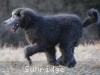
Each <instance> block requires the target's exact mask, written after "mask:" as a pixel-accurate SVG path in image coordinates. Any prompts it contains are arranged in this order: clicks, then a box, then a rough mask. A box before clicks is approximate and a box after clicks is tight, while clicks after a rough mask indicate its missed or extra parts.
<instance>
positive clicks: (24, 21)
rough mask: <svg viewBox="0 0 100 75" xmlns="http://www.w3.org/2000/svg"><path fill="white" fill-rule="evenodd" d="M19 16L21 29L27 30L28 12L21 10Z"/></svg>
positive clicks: (28, 23)
mask: <svg viewBox="0 0 100 75" xmlns="http://www.w3.org/2000/svg"><path fill="white" fill-rule="evenodd" d="M20 15H21V21H22V24H21V27H23V28H29V25H30V21H31V17H30V15H29V13H28V11H24V10H22V11H21V12H20Z"/></svg>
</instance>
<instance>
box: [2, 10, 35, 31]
mask: <svg viewBox="0 0 100 75" xmlns="http://www.w3.org/2000/svg"><path fill="white" fill-rule="evenodd" d="M33 13H35V12H33V11H32V10H31V9H29V8H17V9H15V10H14V11H13V12H12V17H11V18H10V19H8V20H6V21H5V22H4V24H6V25H10V26H11V31H13V32H15V31H16V30H17V29H18V28H19V27H21V28H24V29H28V28H29V27H30V25H31V19H32V15H33Z"/></svg>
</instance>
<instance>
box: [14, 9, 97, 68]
mask: <svg viewBox="0 0 100 75" xmlns="http://www.w3.org/2000/svg"><path fill="white" fill-rule="evenodd" d="M13 13H14V14H15V15H16V16H21V20H20V23H19V25H20V27H21V28H22V29H24V30H25V36H26V39H27V41H28V42H29V43H30V44H31V45H29V46H27V47H26V48H25V50H24V52H25V57H26V58H27V60H28V61H29V64H30V65H31V64H32V61H31V59H30V56H32V55H33V54H35V53H38V52H45V54H46V56H47V60H48V62H49V63H50V64H52V65H56V66H57V65H59V64H60V65H64V66H67V67H69V68H70V67H74V66H75V64H76V60H75V57H74V48H75V47H76V46H77V45H78V44H79V41H80V39H81V37H82V31H83V27H86V26H88V25H90V24H92V23H93V22H95V21H94V20H90V19H94V18H95V15H96V14H95V12H94V11H93V13H91V14H90V13H89V22H87V21H88V19H87V20H85V21H84V23H82V22H81V20H80V18H79V17H78V16H76V15H72V14H58V15H47V16H43V15H39V14H37V13H36V12H34V11H33V10H32V9H29V8H18V9H15V10H14V11H13ZM92 14H93V16H92ZM57 44H59V48H60V52H61V53H62V55H61V57H59V58H58V59H57V60H56V49H55V46H56V45H57Z"/></svg>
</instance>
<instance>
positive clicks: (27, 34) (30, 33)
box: [25, 30, 38, 44]
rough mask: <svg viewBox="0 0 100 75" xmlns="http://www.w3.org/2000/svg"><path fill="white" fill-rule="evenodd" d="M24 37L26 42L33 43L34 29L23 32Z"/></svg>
mask: <svg viewBox="0 0 100 75" xmlns="http://www.w3.org/2000/svg"><path fill="white" fill-rule="evenodd" d="M25 37H26V40H27V41H28V43H31V44H34V43H35V42H36V41H37V39H38V38H37V34H36V30H27V31H26V32H25Z"/></svg>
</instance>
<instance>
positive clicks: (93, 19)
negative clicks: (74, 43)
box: [83, 8, 100, 27]
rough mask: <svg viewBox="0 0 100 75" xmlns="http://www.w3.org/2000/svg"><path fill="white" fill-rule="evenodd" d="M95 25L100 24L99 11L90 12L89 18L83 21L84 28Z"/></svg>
mask: <svg viewBox="0 0 100 75" xmlns="http://www.w3.org/2000/svg"><path fill="white" fill-rule="evenodd" d="M93 23H100V14H99V11H98V10H97V9H94V8H92V9H90V10H89V11H88V17H86V18H85V20H84V21H83V27H87V26H89V25H91V24H93Z"/></svg>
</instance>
